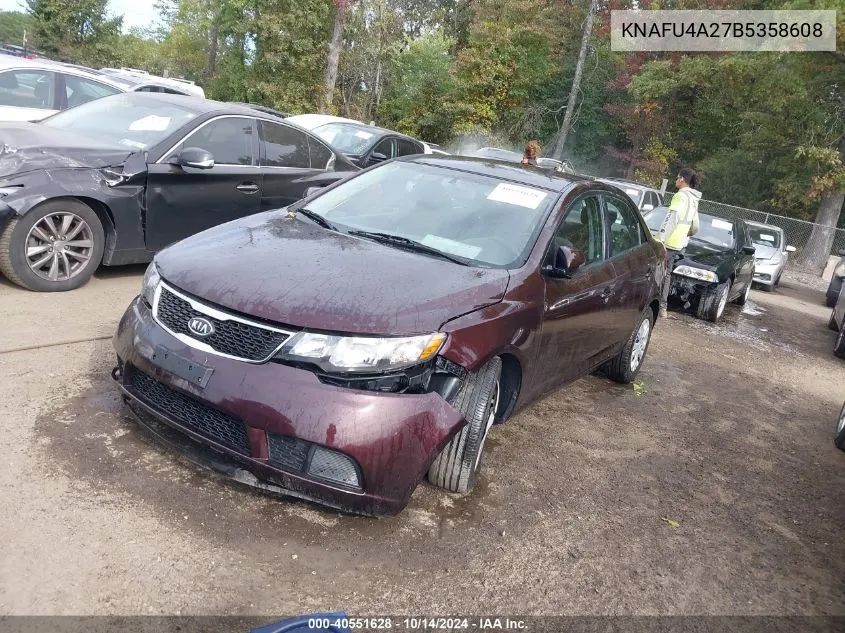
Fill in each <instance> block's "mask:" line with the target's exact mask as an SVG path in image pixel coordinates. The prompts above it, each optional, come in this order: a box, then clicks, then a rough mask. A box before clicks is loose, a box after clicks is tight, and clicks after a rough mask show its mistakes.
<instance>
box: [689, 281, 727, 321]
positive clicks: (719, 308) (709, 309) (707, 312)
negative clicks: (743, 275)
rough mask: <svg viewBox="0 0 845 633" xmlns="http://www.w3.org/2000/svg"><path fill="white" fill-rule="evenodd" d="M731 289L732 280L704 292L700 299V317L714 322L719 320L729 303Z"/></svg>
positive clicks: (698, 313) (698, 314)
mask: <svg viewBox="0 0 845 633" xmlns="http://www.w3.org/2000/svg"><path fill="white" fill-rule="evenodd" d="M729 290H730V281H725V282H723V283H720V284H719V285H718V286H716V288H715V290H712V291H710V292H708V293H706V294H704V295H703V296H702V297H701V299H699V301H698V312H697V313H696V314H697V316H698V318H699V319H704V320H705V321H711V322H712V323H715V322H716V321H718V320H719V319H720V318H721V316H722V313H723V312H724V311H725V306H726V305H727V303H728V291H729Z"/></svg>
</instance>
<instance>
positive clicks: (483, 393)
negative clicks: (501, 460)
mask: <svg viewBox="0 0 845 633" xmlns="http://www.w3.org/2000/svg"><path fill="white" fill-rule="evenodd" d="M501 377H502V359H501V358H499V357H498V356H497V357H496V358H493V359H491V360H490V361H489V362H487V363H486V364H485V365H484V366H483V367H481V369H479V370H478V371H476V372H474V373H472V374H470V375H469V376H468V377H467V379H466V382H465V383H464V385H463V387H461V390H460V391H459V392H458V395H457V397H456V399H455V405H454V406H455V408H456V409H457V410H458V412H459V413H461V414H462V415H463V416H464V418H466V421H467V423H466V425H465V426H464V427H463V428H462V429H461V430H460V431H459V432H458V434H457V435H455V436H454V437H453V438H452V439H451V440H450V441H449V443H448V444H446V446H445V447H444V448H443V450H442V451H441V452H440V454H439V455H438V456H437V457H435V458H434V461H433V462H432V463H431V468H429V470H428V480H429V481H430V482H431V483H433V484H434V485H435V486H439V487H440V488H445V489H446V490H449V491H451V492H468V491H470V490H472V487H473V485H475V479H476V477H477V475H478V470H479V466H480V465H481V454H482V452H483V451H484V441H485V440H486V439H487V432H488V431H489V430H490V427H491V426H492V425H493V421H494V420H495V419H496V413H497V412H498V409H499V393H500V391H501V389H500V385H499V383H500V381H501Z"/></svg>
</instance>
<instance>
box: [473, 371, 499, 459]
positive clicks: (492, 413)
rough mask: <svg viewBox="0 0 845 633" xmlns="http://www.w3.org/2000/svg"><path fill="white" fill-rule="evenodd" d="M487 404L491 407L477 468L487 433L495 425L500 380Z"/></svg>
mask: <svg viewBox="0 0 845 633" xmlns="http://www.w3.org/2000/svg"><path fill="white" fill-rule="evenodd" d="M487 406H488V407H490V413H489V414H488V416H487V422H486V424H485V426H484V435H483V437H482V438H481V443H480V444H479V446H478V453H477V454H476V456H475V468H476V469H477V468H478V464H479V463H480V462H481V453H482V449H483V448H484V443H485V442H486V441H487V434H488V433H489V432H490V427H491V426H493V421H494V420H495V419H496V411H498V410H499V380H498V379H497V380H496V384H495V386H494V387H493V391H492V392H491V393H490V399H489V400H488V401H487Z"/></svg>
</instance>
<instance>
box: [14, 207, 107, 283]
mask: <svg viewBox="0 0 845 633" xmlns="http://www.w3.org/2000/svg"><path fill="white" fill-rule="evenodd" d="M25 246H26V263H27V265H28V266H29V269H30V270H31V271H32V272H34V273H35V274H36V275H38V276H39V277H41V278H42V279H46V280H47V281H66V280H68V279H72V278H73V277H76V276H77V275H78V274H79V273H81V272H82V271H83V270H85V268H86V267H87V266H88V263H89V262H90V261H91V257H92V256H93V254H94V233H93V231H92V230H91V227H90V226H89V225H88V223H87V222H86V221H85V220H83V219H82V218H81V217H79V216H78V215H76V214H75V213H69V212H58V213H51V214H49V215H46V216H44V217H43V218H41V219H40V220H39V221H38V222H36V223H35V226H33V227H32V228H31V229H30V230H29V233H28V234H27V236H26V244H25Z"/></svg>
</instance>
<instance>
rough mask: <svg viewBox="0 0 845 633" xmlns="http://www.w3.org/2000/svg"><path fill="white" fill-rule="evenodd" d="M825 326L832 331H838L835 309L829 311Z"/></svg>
mask: <svg viewBox="0 0 845 633" xmlns="http://www.w3.org/2000/svg"><path fill="white" fill-rule="evenodd" d="M827 327H828V328H829V329H831V330H833V331H834V332H838V331H839V324H838V323H837V322H836V310H834V311H833V312H831V313H830V318H829V319H828V321H827Z"/></svg>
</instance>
